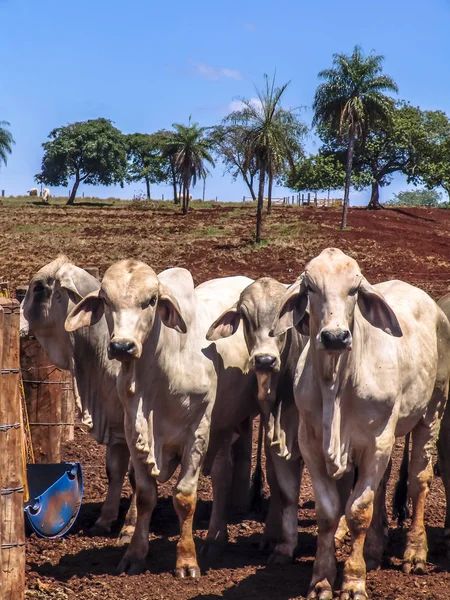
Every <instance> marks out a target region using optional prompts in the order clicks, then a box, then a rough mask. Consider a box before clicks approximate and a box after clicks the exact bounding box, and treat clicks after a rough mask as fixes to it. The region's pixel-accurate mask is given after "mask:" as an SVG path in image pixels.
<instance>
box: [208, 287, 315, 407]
mask: <svg viewBox="0 0 450 600" xmlns="http://www.w3.org/2000/svg"><path fill="white" fill-rule="evenodd" d="M285 292H286V287H285V286H284V285H283V284H281V283H280V282H278V281H276V280H275V279H271V278H270V277H262V278H261V279H258V280H256V281H255V282H254V283H252V284H250V285H249V286H248V287H246V288H245V289H244V290H243V291H242V293H241V295H240V298H239V301H238V302H237V303H236V304H235V305H234V306H232V307H231V308H229V309H228V310H227V311H225V312H224V313H223V314H222V315H221V316H220V317H219V318H218V319H217V320H216V321H215V322H214V323H213V324H212V325H211V327H210V328H209V331H208V333H207V336H206V337H207V339H208V340H210V341H215V340H218V339H220V338H226V337H228V336H230V335H233V333H235V332H236V331H237V329H238V327H239V324H240V322H241V321H242V323H243V327H244V336H245V342H246V344H247V348H248V353H249V360H248V366H249V369H250V370H252V371H254V372H255V374H256V377H257V380H258V398H259V400H271V401H273V400H274V399H275V394H276V388H277V382H278V376H279V371H280V366H281V355H282V352H283V349H284V347H285V343H286V334H285V333H283V334H282V335H280V336H278V337H270V336H269V332H270V329H271V327H272V323H273V320H274V318H275V316H276V314H277V310H278V306H279V303H280V301H281V299H282V298H283V296H284V294H285ZM307 320H308V315H307V314H305V316H304V318H303V319H302V320H301V321H300V322H299V324H298V326H299V327H300V328H301V329H302V333H306V334H307Z"/></svg>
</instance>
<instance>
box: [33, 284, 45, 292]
mask: <svg viewBox="0 0 450 600" xmlns="http://www.w3.org/2000/svg"><path fill="white" fill-rule="evenodd" d="M44 289H45V288H44V284H43V283H36V285H35V286H34V292H35V293H36V294H39V293H40V292H43V291H44Z"/></svg>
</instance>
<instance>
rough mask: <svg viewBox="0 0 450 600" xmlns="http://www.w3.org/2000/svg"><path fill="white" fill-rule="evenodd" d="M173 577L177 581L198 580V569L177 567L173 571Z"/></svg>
mask: <svg viewBox="0 0 450 600" xmlns="http://www.w3.org/2000/svg"><path fill="white" fill-rule="evenodd" d="M175 577H176V578H177V579H185V578H186V577H189V578H190V579H200V568H199V567H178V568H177V569H175Z"/></svg>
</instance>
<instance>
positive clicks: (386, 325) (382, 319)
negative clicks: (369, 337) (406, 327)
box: [358, 277, 403, 337]
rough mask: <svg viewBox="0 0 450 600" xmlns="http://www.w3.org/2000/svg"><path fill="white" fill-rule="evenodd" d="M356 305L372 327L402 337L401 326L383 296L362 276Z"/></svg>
mask: <svg viewBox="0 0 450 600" xmlns="http://www.w3.org/2000/svg"><path fill="white" fill-rule="evenodd" d="M358 307H359V310H360V311H361V314H362V316H363V317H364V318H365V319H366V321H368V322H369V323H370V324H371V325H373V327H377V328H378V329H382V330H383V331H384V332H386V333H388V334H389V335H392V336H394V337H402V335H403V333H402V328H401V327H400V323H399V322H398V319H397V317H396V316H395V313H394V311H393V310H392V308H391V307H390V306H389V304H388V303H387V301H386V300H385V298H384V297H383V296H382V294H380V292H378V291H377V290H376V289H375V288H374V287H372V286H371V285H370V283H369V282H368V281H367V280H366V279H365V278H364V277H363V279H362V281H361V285H360V286H359V288H358Z"/></svg>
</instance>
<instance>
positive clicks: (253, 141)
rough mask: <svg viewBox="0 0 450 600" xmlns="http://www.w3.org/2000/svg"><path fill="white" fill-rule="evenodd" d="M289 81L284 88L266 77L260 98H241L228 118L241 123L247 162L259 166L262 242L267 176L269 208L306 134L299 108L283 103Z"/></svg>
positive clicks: (258, 220)
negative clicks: (276, 179)
mask: <svg viewBox="0 0 450 600" xmlns="http://www.w3.org/2000/svg"><path fill="white" fill-rule="evenodd" d="M288 85H289V82H288V83H286V84H284V85H282V86H281V87H276V86H275V76H274V77H273V78H272V80H270V79H269V77H268V76H267V75H265V76H264V87H263V88H262V89H261V90H259V89H258V88H257V89H256V94H257V100H256V101H252V100H247V99H245V98H243V99H241V102H242V108H241V109H239V110H236V111H234V112H232V113H231V114H230V115H229V116H228V117H227V119H226V121H225V122H226V123H227V124H231V125H233V126H239V127H241V130H242V135H243V138H242V139H243V143H244V148H245V152H244V156H245V157H246V161H247V164H248V161H249V160H250V159H252V160H254V161H255V165H256V166H257V169H258V175H259V185H258V203H257V214H256V235H255V240H256V242H257V243H258V242H260V241H261V228H262V210H263V202H264V186H265V181H266V177H267V178H268V211H269V212H270V203H271V195H272V183H273V179H274V177H276V176H280V175H281V174H282V173H283V171H284V170H287V165H289V166H290V167H292V166H293V165H294V163H295V160H296V159H297V158H298V156H299V155H300V154H302V152H303V148H302V143H301V141H302V138H303V136H304V135H305V133H306V127H305V125H304V124H303V123H302V122H301V121H300V119H299V116H298V111H297V110H296V109H286V108H283V107H282V106H281V100H282V98H283V94H284V93H285V91H286V89H287V87H288Z"/></svg>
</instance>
